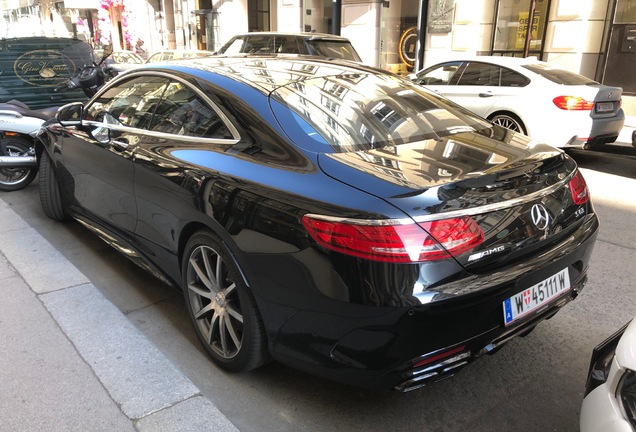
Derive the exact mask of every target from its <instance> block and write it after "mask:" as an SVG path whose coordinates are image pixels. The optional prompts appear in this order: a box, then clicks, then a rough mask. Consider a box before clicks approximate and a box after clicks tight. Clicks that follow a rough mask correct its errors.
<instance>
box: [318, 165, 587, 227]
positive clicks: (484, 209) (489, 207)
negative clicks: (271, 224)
mask: <svg viewBox="0 0 636 432" xmlns="http://www.w3.org/2000/svg"><path fill="white" fill-rule="evenodd" d="M575 174H576V171H572V172H571V173H570V174H569V175H568V176H566V177H565V178H564V179H563V180H560V181H559V182H557V183H555V184H553V185H550V186H548V187H546V188H544V189H541V190H539V191H536V192H532V193H530V194H528V195H524V196H522V197H518V198H512V199H509V200H506V201H502V202H498V203H493V204H486V205H482V206H478V207H473V208H469V209H461V210H453V211H449V212H445V213H435V214H429V215H422V216H417V217H415V218H400V219H355V218H343V217H337V216H326V215H319V214H312V213H308V214H306V215H305V216H308V217H312V218H314V219H320V220H325V221H331V222H341V223H348V224H352V225H382V226H393V225H410V224H412V223H413V221H415V223H425V222H433V221H437V220H442V219H450V218H455V217H462V216H475V215H479V214H483V213H490V212H493V211H499V210H504V209H507V208H510V207H514V206H517V205H520V204H526V203H529V202H532V201H534V200H537V199H540V198H543V197H545V196H547V195H550V194H553V193H554V192H556V191H557V190H559V189H561V188H563V187H565V186H567V183H568V182H569V181H570V180H571V179H572V177H574V175H575Z"/></svg>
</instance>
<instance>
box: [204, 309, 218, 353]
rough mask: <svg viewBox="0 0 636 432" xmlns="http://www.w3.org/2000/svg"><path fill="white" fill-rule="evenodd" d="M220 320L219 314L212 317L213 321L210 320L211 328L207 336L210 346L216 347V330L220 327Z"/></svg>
mask: <svg viewBox="0 0 636 432" xmlns="http://www.w3.org/2000/svg"><path fill="white" fill-rule="evenodd" d="M219 318H220V316H219V314H217V313H216V312H214V315H212V319H210V328H209V329H208V336H207V341H208V345H210V346H214V329H215V328H217V329H218V327H219Z"/></svg>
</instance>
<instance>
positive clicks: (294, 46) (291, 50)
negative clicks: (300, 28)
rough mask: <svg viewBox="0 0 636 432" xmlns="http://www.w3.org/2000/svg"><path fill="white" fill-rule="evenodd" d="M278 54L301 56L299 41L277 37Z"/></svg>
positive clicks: (293, 38)
mask: <svg viewBox="0 0 636 432" xmlns="http://www.w3.org/2000/svg"><path fill="white" fill-rule="evenodd" d="M276 52H277V53H284V54H300V53H301V51H300V47H299V46H298V39H297V38H295V37H287V36H277V37H276Z"/></svg>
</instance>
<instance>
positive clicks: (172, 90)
mask: <svg viewBox="0 0 636 432" xmlns="http://www.w3.org/2000/svg"><path fill="white" fill-rule="evenodd" d="M151 129H152V130H154V131H158V132H165V133H170V134H176V135H187V136H193V137H202V138H216V139H232V138H233V137H232V134H231V133H230V131H229V129H228V128H227V126H226V125H225V123H223V121H222V120H221V117H220V116H219V115H218V113H217V112H216V111H215V110H213V109H212V108H210V107H209V106H208V105H207V104H206V103H205V102H204V101H203V100H201V98H200V97H199V96H198V95H197V94H196V93H195V92H194V91H193V90H192V89H190V88H189V87H187V86H186V85H185V84H182V83H180V82H175V81H173V82H171V83H170V85H169V86H168V88H167V90H166V92H165V95H164V99H163V100H162V101H161V104H160V106H159V107H157V110H156V111H155V118H154V120H153V123H152V127H151Z"/></svg>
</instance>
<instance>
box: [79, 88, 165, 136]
mask: <svg viewBox="0 0 636 432" xmlns="http://www.w3.org/2000/svg"><path fill="white" fill-rule="evenodd" d="M168 82H169V80H168V79H166V78H161V77H153V76H145V77H136V78H132V79H129V80H126V81H122V82H120V83H119V84H118V85H116V86H114V87H111V88H109V89H108V91H106V92H105V93H103V94H102V95H101V96H100V97H99V98H98V99H97V100H95V101H94V102H93V103H92V104H91V105H89V106H88V107H87V108H86V119H87V120H94V121H98V122H103V121H105V120H104V119H105V115H106V114H109V115H110V116H111V118H112V119H115V120H117V121H118V122H119V123H121V124H122V125H124V126H129V127H134V128H139V129H148V128H149V127H150V123H151V121H152V116H153V114H154V112H155V109H156V108H157V106H158V105H159V102H160V101H161V98H162V96H163V93H164V90H165V89H166V86H167V84H168Z"/></svg>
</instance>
